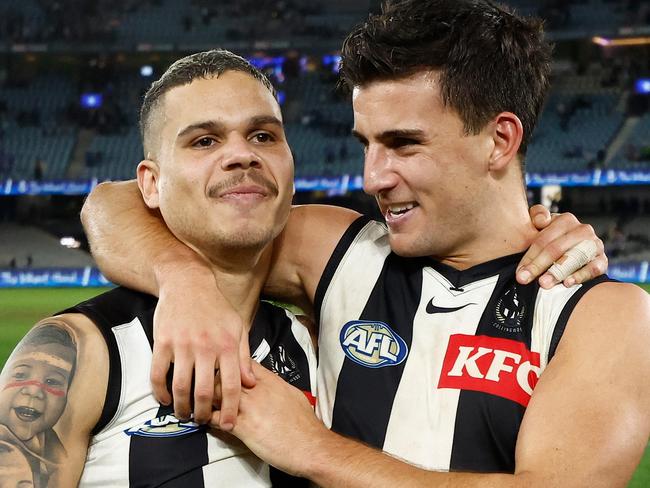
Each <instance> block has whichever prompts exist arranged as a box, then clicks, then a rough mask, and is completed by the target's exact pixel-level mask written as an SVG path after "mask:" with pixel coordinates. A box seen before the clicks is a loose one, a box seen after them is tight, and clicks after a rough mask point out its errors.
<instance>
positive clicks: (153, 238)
mask: <svg viewBox="0 0 650 488" xmlns="http://www.w3.org/2000/svg"><path fill="white" fill-rule="evenodd" d="M81 220H82V223H83V225H84V230H85V231H86V235H87V236H88V241H89V243H90V247H91V251H92V254H93V257H94V258H95V260H96V261H97V264H98V265H99V267H100V269H101V270H102V272H103V273H104V274H105V275H106V276H107V277H108V278H109V279H110V280H111V281H113V282H115V283H119V284H122V285H125V286H128V287H130V288H133V289H136V290H140V291H144V292H147V293H150V294H153V295H156V296H157V295H158V289H159V283H158V278H157V276H158V275H157V273H158V272H160V271H162V269H163V267H164V266H167V265H171V266H173V265H178V266H179V267H181V268H185V269H186V268H187V263H188V262H199V261H201V259H200V258H199V257H198V255H196V253H194V252H193V251H192V250H191V249H190V248H188V247H187V246H185V245H184V244H183V243H181V242H180V241H179V240H177V239H176V238H175V237H174V236H173V234H172V233H171V232H170V231H169V229H168V228H167V226H166V225H165V223H164V221H163V219H162V217H161V215H160V212H158V211H157V210H151V209H149V208H148V207H147V206H146V205H145V203H144V200H143V199H142V195H141V193H140V190H139V189H138V185H137V183H136V181H135V180H131V181H125V182H117V183H102V184H101V185H99V186H98V187H96V188H95V189H94V190H93V191H92V193H91V194H90V195H89V196H88V198H87V200H86V202H85V203H84V207H83V209H82V212H81Z"/></svg>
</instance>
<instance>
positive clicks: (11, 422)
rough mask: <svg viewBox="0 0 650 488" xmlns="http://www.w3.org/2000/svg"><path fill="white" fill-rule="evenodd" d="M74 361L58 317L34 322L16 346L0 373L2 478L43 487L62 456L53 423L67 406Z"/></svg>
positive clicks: (68, 337) (71, 345)
mask: <svg viewBox="0 0 650 488" xmlns="http://www.w3.org/2000/svg"><path fill="white" fill-rule="evenodd" d="M76 364H77V344H76V341H75V337H74V334H73V333H72V331H71V330H70V329H69V328H68V327H67V326H66V325H65V324H64V323H62V322H54V321H52V322H47V323H43V324H39V325H37V326H36V327H35V328H34V329H32V330H31V331H30V332H29V333H28V334H27V335H26V336H25V337H24V339H23V340H22V341H21V342H20V343H19V344H18V346H16V349H15V350H14V352H13V354H12V355H11V357H10V358H9V360H8V361H7V364H6V365H5V367H4V368H3V370H2V373H1V374H0V479H2V480H3V481H4V480H11V481H15V482H16V485H15V486H21V487H22V486H25V487H29V486H41V487H42V486H47V480H48V478H49V477H50V476H51V475H52V474H53V473H54V472H55V471H56V469H57V466H58V465H60V464H61V463H62V462H64V461H65V458H66V451H65V448H64V447H63V444H62V443H61V440H60V439H59V436H58V434H57V432H56V430H55V427H56V425H57V422H58V421H59V419H60V418H61V415H62V414H63V412H64V410H65V408H66V406H67V402H68V390H69V388H70V385H71V383H72V380H73V378H74V373H75V368H76ZM27 467H29V469H27ZM20 483H23V484H20ZM30 483H31V484H30ZM12 486H13V485H12Z"/></svg>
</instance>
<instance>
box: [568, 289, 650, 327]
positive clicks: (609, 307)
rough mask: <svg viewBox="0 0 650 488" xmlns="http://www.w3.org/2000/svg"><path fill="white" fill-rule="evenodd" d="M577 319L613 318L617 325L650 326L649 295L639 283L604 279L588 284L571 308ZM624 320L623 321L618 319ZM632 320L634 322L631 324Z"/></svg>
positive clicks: (598, 319)
mask: <svg viewBox="0 0 650 488" xmlns="http://www.w3.org/2000/svg"><path fill="white" fill-rule="evenodd" d="M575 315H576V318H577V319H580V318H589V319H591V320H593V321H595V322H601V321H603V320H608V319H609V320H615V322H613V323H612V324H611V325H612V326H614V325H615V324H616V325H617V327H629V326H633V327H637V326H638V327H642V328H648V326H650V323H649V321H650V296H649V295H648V293H647V292H645V291H644V290H643V289H642V288H640V287H639V286H636V285H633V284H630V283H620V282H615V281H608V282H603V283H598V284H595V285H594V286H592V287H590V288H589V289H588V290H587V291H586V292H585V293H584V296H583V297H582V298H581V299H580V301H579V302H578V304H577V305H576V308H575ZM622 321H624V322H625V323H620V322H622ZM634 324H636V325H634Z"/></svg>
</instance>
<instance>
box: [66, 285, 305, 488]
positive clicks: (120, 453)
mask: <svg viewBox="0 0 650 488" xmlns="http://www.w3.org/2000/svg"><path fill="white" fill-rule="evenodd" d="M156 303H157V299H156V298H155V297H153V296H150V295H146V294H142V293H138V292H135V291H133V290H129V289H127V288H116V289H114V290H111V291H109V292H107V293H104V294H102V295H99V296H97V297H95V298H92V299H90V300H88V301H86V302H83V303H81V304H79V305H76V306H75V307H72V308H71V309H68V310H66V311H65V312H64V313H82V314H84V315H86V316H87V317H88V318H90V319H91V320H92V321H93V322H94V323H95V324H96V326H97V327H98V329H99V330H100V332H101V333H102V335H103V337H104V339H105V341H106V345H107V346H108V352H109V357H110V364H109V368H110V369H109V379H108V391H107V394H106V401H105V404H104V409H103V412H102V415H101V418H100V420H99V422H98V424H97V425H96V426H95V428H94V430H93V432H92V434H93V435H92V438H91V440H90V445H89V448H88V454H87V458H86V463H85V466H84V471H83V474H82V477H81V481H80V484H79V486H80V487H107V486H110V487H128V486H130V487H150V486H164V487H166V488H175V487H178V488H181V487H183V488H185V487H192V488H201V487H224V488H226V487H227V488H235V487H242V488H243V487H246V488H248V487H251V488H252V487H258V486H259V487H261V486H266V487H268V486H283V487H284V486H290V487H291V486H307V482H306V481H305V480H298V479H297V478H291V477H289V476H288V475H286V474H284V473H281V472H279V471H276V470H274V469H273V468H271V469H269V466H268V465H266V464H265V463H263V462H262V461H261V460H260V459H258V458H257V457H255V456H254V455H253V454H252V453H251V452H250V451H249V450H248V449H247V448H246V446H244V445H243V443H241V442H240V441H239V440H238V439H236V438H235V437H234V436H231V435H229V434H226V433H224V432H221V431H216V430H209V429H208V428H207V426H203V425H198V424H195V423H194V422H181V421H179V420H178V419H176V418H175V417H174V416H173V413H172V412H173V408H172V407H171V406H168V407H165V406H161V405H160V404H159V403H158V402H157V401H156V400H155V398H154V397H153V393H152V390H151V385H150V382H149V371H150V366H151V356H152V344H153V312H154V309H155V306H156ZM249 343H250V350H251V351H252V356H253V358H254V359H255V360H256V361H258V362H259V363H261V364H262V365H263V366H265V367H266V368H267V369H269V370H271V371H273V372H275V373H276V374H278V375H280V376H281V377H282V378H283V379H284V380H285V381H287V382H289V383H291V384H292V385H294V386H296V387H297V388H299V389H301V390H303V391H304V392H305V393H306V394H307V396H308V397H309V396H310V395H311V398H313V395H314V393H315V391H314V385H315V378H316V361H315V353H314V350H313V346H312V344H311V339H310V336H309V333H308V331H307V329H306V327H305V326H304V325H302V324H301V323H300V322H299V321H298V320H297V319H296V317H295V316H294V315H293V314H291V313H290V312H288V311H286V310H284V309H282V308H279V307H276V306H274V305H271V304H270V303H268V302H263V301H262V302H261V303H260V306H259V309H258V311H257V314H256V316H255V319H254V322H253V325H252V327H251V330H250V333H249ZM169 378H170V379H171V375H170V376H169Z"/></svg>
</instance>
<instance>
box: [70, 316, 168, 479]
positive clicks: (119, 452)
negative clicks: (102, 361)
mask: <svg viewBox="0 0 650 488" xmlns="http://www.w3.org/2000/svg"><path fill="white" fill-rule="evenodd" d="M112 331H113V335H115V339H116V341H117V344H118V347H119V349H120V363H121V367H122V372H123V374H122V384H121V386H120V402H119V405H118V408H117V412H116V414H115V417H113V419H111V421H110V422H109V423H108V424H107V425H106V427H105V428H104V429H103V430H102V431H101V432H99V433H98V434H97V435H95V436H93V437H92V438H91V441H90V445H89V446H88V454H87V457H86V463H85V466H84V471H83V473H82V475H81V479H80V481H79V486H80V487H98V488H99V487H106V486H129V440H128V439H129V438H128V436H127V435H125V434H124V429H126V428H128V427H132V426H134V425H139V424H141V423H144V422H146V421H147V420H151V419H152V418H154V417H155V416H156V413H157V412H158V408H159V407H160V405H159V404H158V402H157V401H156V400H155V399H154V398H153V394H152V390H151V383H150V381H149V372H150V369H151V346H149V341H148V339H147V336H146V335H145V333H144V330H143V329H142V325H141V323H140V321H139V320H138V319H137V318H134V319H133V320H132V321H131V322H129V323H127V324H122V325H118V326H115V327H113V328H112ZM126 371H128V372H129V373H128V376H127V374H125V373H124V372H126ZM106 445H111V446H115V447H116V448H114V449H106V447H105V446H106ZM117 446H119V448H118V447H117Z"/></svg>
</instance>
